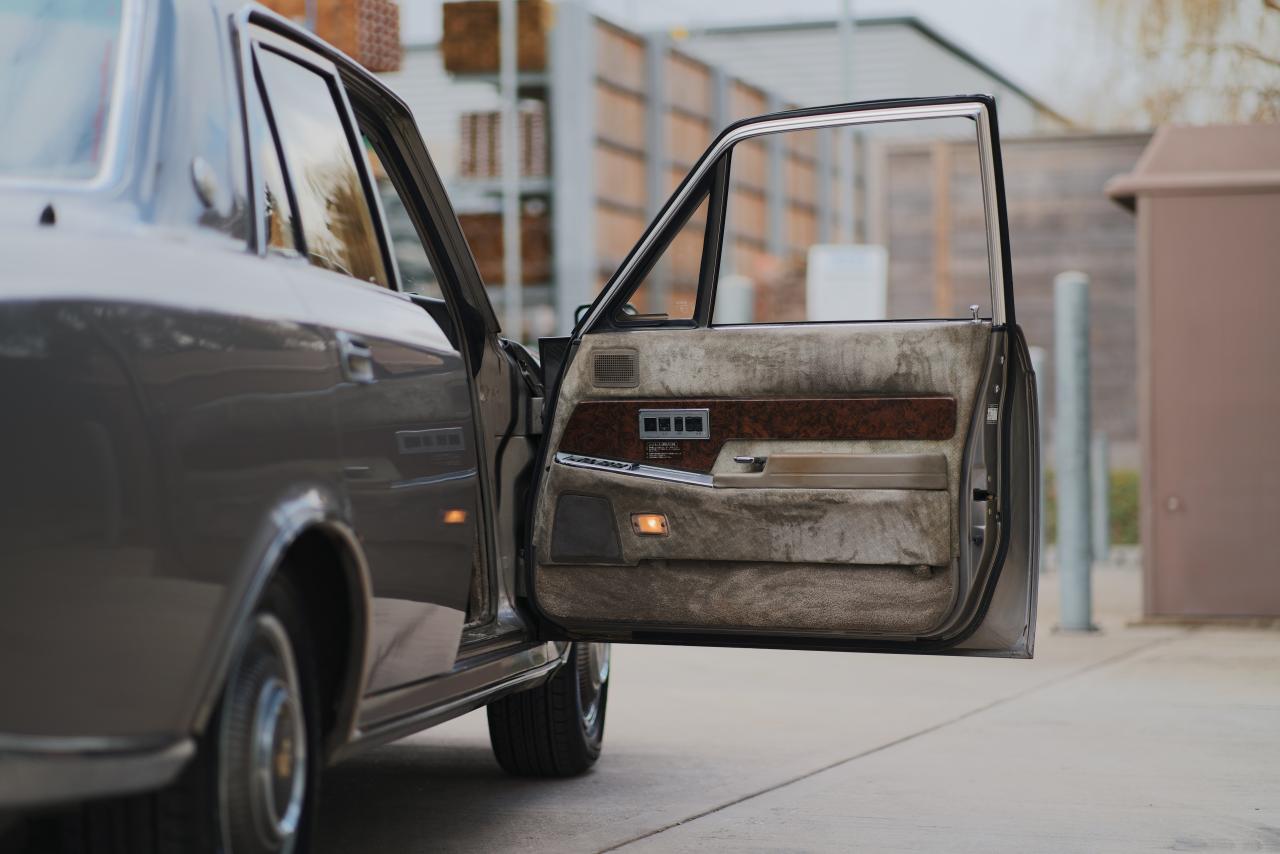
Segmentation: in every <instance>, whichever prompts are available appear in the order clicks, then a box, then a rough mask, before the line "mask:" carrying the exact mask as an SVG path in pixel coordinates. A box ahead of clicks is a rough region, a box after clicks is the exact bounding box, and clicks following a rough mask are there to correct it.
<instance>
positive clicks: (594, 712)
mask: <svg viewBox="0 0 1280 854" xmlns="http://www.w3.org/2000/svg"><path fill="white" fill-rule="evenodd" d="M610 655H611V652H610V648H609V644H607V643H581V644H578V698H579V701H580V702H581V704H582V725H583V726H584V727H586V728H587V729H591V728H592V727H594V726H595V723H596V719H597V718H599V717H600V697H601V695H602V694H603V693H604V685H605V683H606V682H607V681H608V680H609V657H610Z"/></svg>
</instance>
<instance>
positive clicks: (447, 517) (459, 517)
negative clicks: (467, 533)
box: [443, 507, 467, 525]
mask: <svg viewBox="0 0 1280 854" xmlns="http://www.w3.org/2000/svg"><path fill="white" fill-rule="evenodd" d="M443 521H444V523H445V524H446V525H461V524H463V523H464V522H466V521H467V511H466V510H460V509H459V508H457V507H454V508H453V509H451V510H446V511H444V520H443Z"/></svg>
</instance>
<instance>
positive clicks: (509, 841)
mask: <svg viewBox="0 0 1280 854" xmlns="http://www.w3.org/2000/svg"><path fill="white" fill-rule="evenodd" d="M1138 585H1139V576H1138V573H1137V572H1136V571H1134V570H1132V569H1128V570H1111V571H1102V572H1099V573H1098V574H1097V577H1096V582H1095V589H1096V601H1097V602H1098V603H1099V605H1098V607H1099V613H1098V621H1099V622H1100V624H1101V625H1102V628H1103V630H1102V631H1101V632H1099V633H1096V634H1090V635H1062V634H1055V633H1053V631H1052V625H1053V622H1054V620H1055V618H1056V613H1057V604H1056V596H1055V594H1056V589H1057V579H1056V578H1055V577H1054V576H1052V575H1048V576H1046V577H1045V578H1044V579H1042V601H1041V617H1040V625H1041V632H1040V636H1039V638H1038V640H1037V644H1038V646H1037V657H1036V659H1035V660H1034V661H1030V662H1016V661H995V660H978V659H950V658H937V657H907V656H882V655H848V654H839V653H801V652H787V651H757V650H717V649H686V648H664V647H640V646H625V647H615V649H614V667H615V670H614V678H613V684H612V687H611V689H610V691H611V693H610V698H609V713H608V715H609V716H608V723H607V734H606V738H605V753H604V756H603V757H602V758H601V761H600V763H599V764H598V765H597V767H596V769H595V770H594V771H593V772H591V773H590V774H587V775H586V776H584V777H581V778H578V779H574V780H567V781H540V782H531V781H526V780H515V779H512V778H508V777H506V776H505V775H504V774H503V773H502V772H501V771H500V770H499V769H498V767H497V765H496V764H495V763H494V761H493V760H492V758H491V755H490V753H489V747H488V737H487V731H486V725H485V718H484V714H483V712H481V713H476V714H472V715H468V716H466V717H464V718H460V719H458V720H457V721H453V722H451V723H449V724H446V725H444V726H442V727H438V728H436V729H434V730H430V731H428V732H426V733H422V734H419V735H417V736H414V737H412V738H409V739H406V740H404V741H401V742H398V743H396V744H393V745H389V746H387V747H385V748H382V749H380V750H378V751H375V752H373V753H371V754H369V755H367V756H364V757H358V758H356V759H353V760H351V761H350V762H348V763H346V764H344V765H340V766H338V767H337V768H335V769H334V770H333V773H332V774H331V775H330V776H329V777H328V778H327V779H326V790H325V792H324V796H323V800H322V804H321V808H322V819H321V828H322V840H323V844H322V850H323V851H325V852H329V853H330V854H336V852H355V851H360V852H372V851H396V852H402V851H439V850H445V851H521V852H529V851H602V850H611V849H617V848H621V849H622V850H626V851H631V850H635V851H645V850H649V851H692V850H695V849H696V850H698V851H700V852H701V851H707V850H715V851H721V850H722V851H743V850H758V851H779V850H788V851H848V850H869V851H882V850H910V851H920V850H939V851H970V850H973V851H978V850H981V851H991V850H1018V851H1101V850H1115V851H1134V850H1149V849H1170V848H1172V849H1195V850H1254V851H1257V850H1277V851H1280V632H1276V631H1265V630H1244V629H1197V630H1189V629H1183V628H1175V627H1167V626H1161V627H1134V626H1131V625H1129V621H1130V620H1131V619H1132V618H1133V617H1134V616H1136V614H1137V612H1138Z"/></svg>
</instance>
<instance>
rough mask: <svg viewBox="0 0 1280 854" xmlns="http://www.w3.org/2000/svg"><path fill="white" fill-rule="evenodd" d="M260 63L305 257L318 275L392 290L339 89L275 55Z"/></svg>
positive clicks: (263, 54) (261, 56) (263, 55)
mask: <svg viewBox="0 0 1280 854" xmlns="http://www.w3.org/2000/svg"><path fill="white" fill-rule="evenodd" d="M257 55H258V67H259V70H260V73H261V74H262V78H263V82H264V84H265V86H266V89H267V95H268V96H269V98H268V100H269V111H270V115H271V118H272V119H273V125H274V128H275V132H276V135H277V136H278V138H279V141H280V149H281V151H282V153H283V154H284V160H285V168H286V169H287V171H288V173H289V177H290V180H291V182H292V186H293V192H294V199H295V200H296V202H297V208H298V210H297V216H298V219H299V222H300V224H301V226H302V240H303V244H304V245H303V246H302V247H301V249H302V251H303V252H304V253H305V255H306V257H307V259H308V260H309V261H310V262H311V263H312V264H314V265H316V266H317V267H323V268H325V269H327V270H333V271H335V272H338V273H345V274H346V275H348V276H351V277H352V278H356V279H359V280H361V281H364V282H372V283H374V284H377V285H381V286H383V287H390V286H391V284H390V283H391V280H390V277H389V275H388V273H387V268H386V264H385V263H384V261H383V256H382V247H381V244H380V243H379V242H378V236H377V231H376V229H375V228H374V222H373V214H372V212H371V211H370V208H369V200H368V197H367V196H366V195H365V190H364V182H363V180H362V178H361V175H360V171H359V168H358V167H357V165H356V152H355V151H354V150H353V149H352V147H351V144H350V142H349V137H348V136H347V133H346V129H345V126H344V124H343V120H342V114H341V112H339V109H338V101H337V100H336V92H335V90H334V82H333V81H332V80H330V79H329V78H327V77H325V76H323V75H321V74H319V73H317V72H315V71H313V70H311V69H310V68H307V67H306V66H304V65H302V64H300V63H298V62H295V61H293V60H291V59H288V58H286V57H284V56H281V55H280V54H278V53H275V52H273V51H271V50H260V51H258V52H257ZM265 168H266V169H267V170H268V174H269V170H270V166H269V165H268V166H266V167H265Z"/></svg>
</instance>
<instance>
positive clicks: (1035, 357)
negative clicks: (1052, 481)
mask: <svg viewBox="0 0 1280 854" xmlns="http://www.w3.org/2000/svg"><path fill="white" fill-rule="evenodd" d="M1027 349H1028V350H1030V351H1031V370H1032V371H1034V372H1035V375H1036V412H1037V413H1039V418H1037V419H1036V427H1037V433H1038V435H1037V437H1036V438H1037V439H1038V440H1039V448H1040V453H1041V454H1044V452H1045V448H1047V447H1049V443H1048V442H1046V441H1045V438H1046V437H1047V436H1048V435H1049V426H1048V425H1047V424H1046V423H1045V420H1044V414H1045V408H1044V384H1045V381H1046V380H1048V376H1047V375H1046V374H1045V372H1044V362H1045V356H1046V354H1045V352H1044V348H1043V347H1028V348H1027ZM1048 468H1049V467H1048V466H1047V465H1046V464H1045V460H1044V457H1043V456H1041V458H1040V506H1039V507H1038V508H1037V509H1038V510H1039V517H1040V531H1039V535H1038V536H1039V537H1040V570H1041V571H1042V572H1043V571H1044V568H1045V567H1046V566H1047V565H1048V561H1047V560H1045V557H1046V556H1047V555H1048V553H1049V511H1048V505H1047V504H1046V503H1045V499H1046V498H1047V497H1048V495H1049V493H1048V491H1047V490H1046V489H1045V471H1046V470H1047V469H1048Z"/></svg>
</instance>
